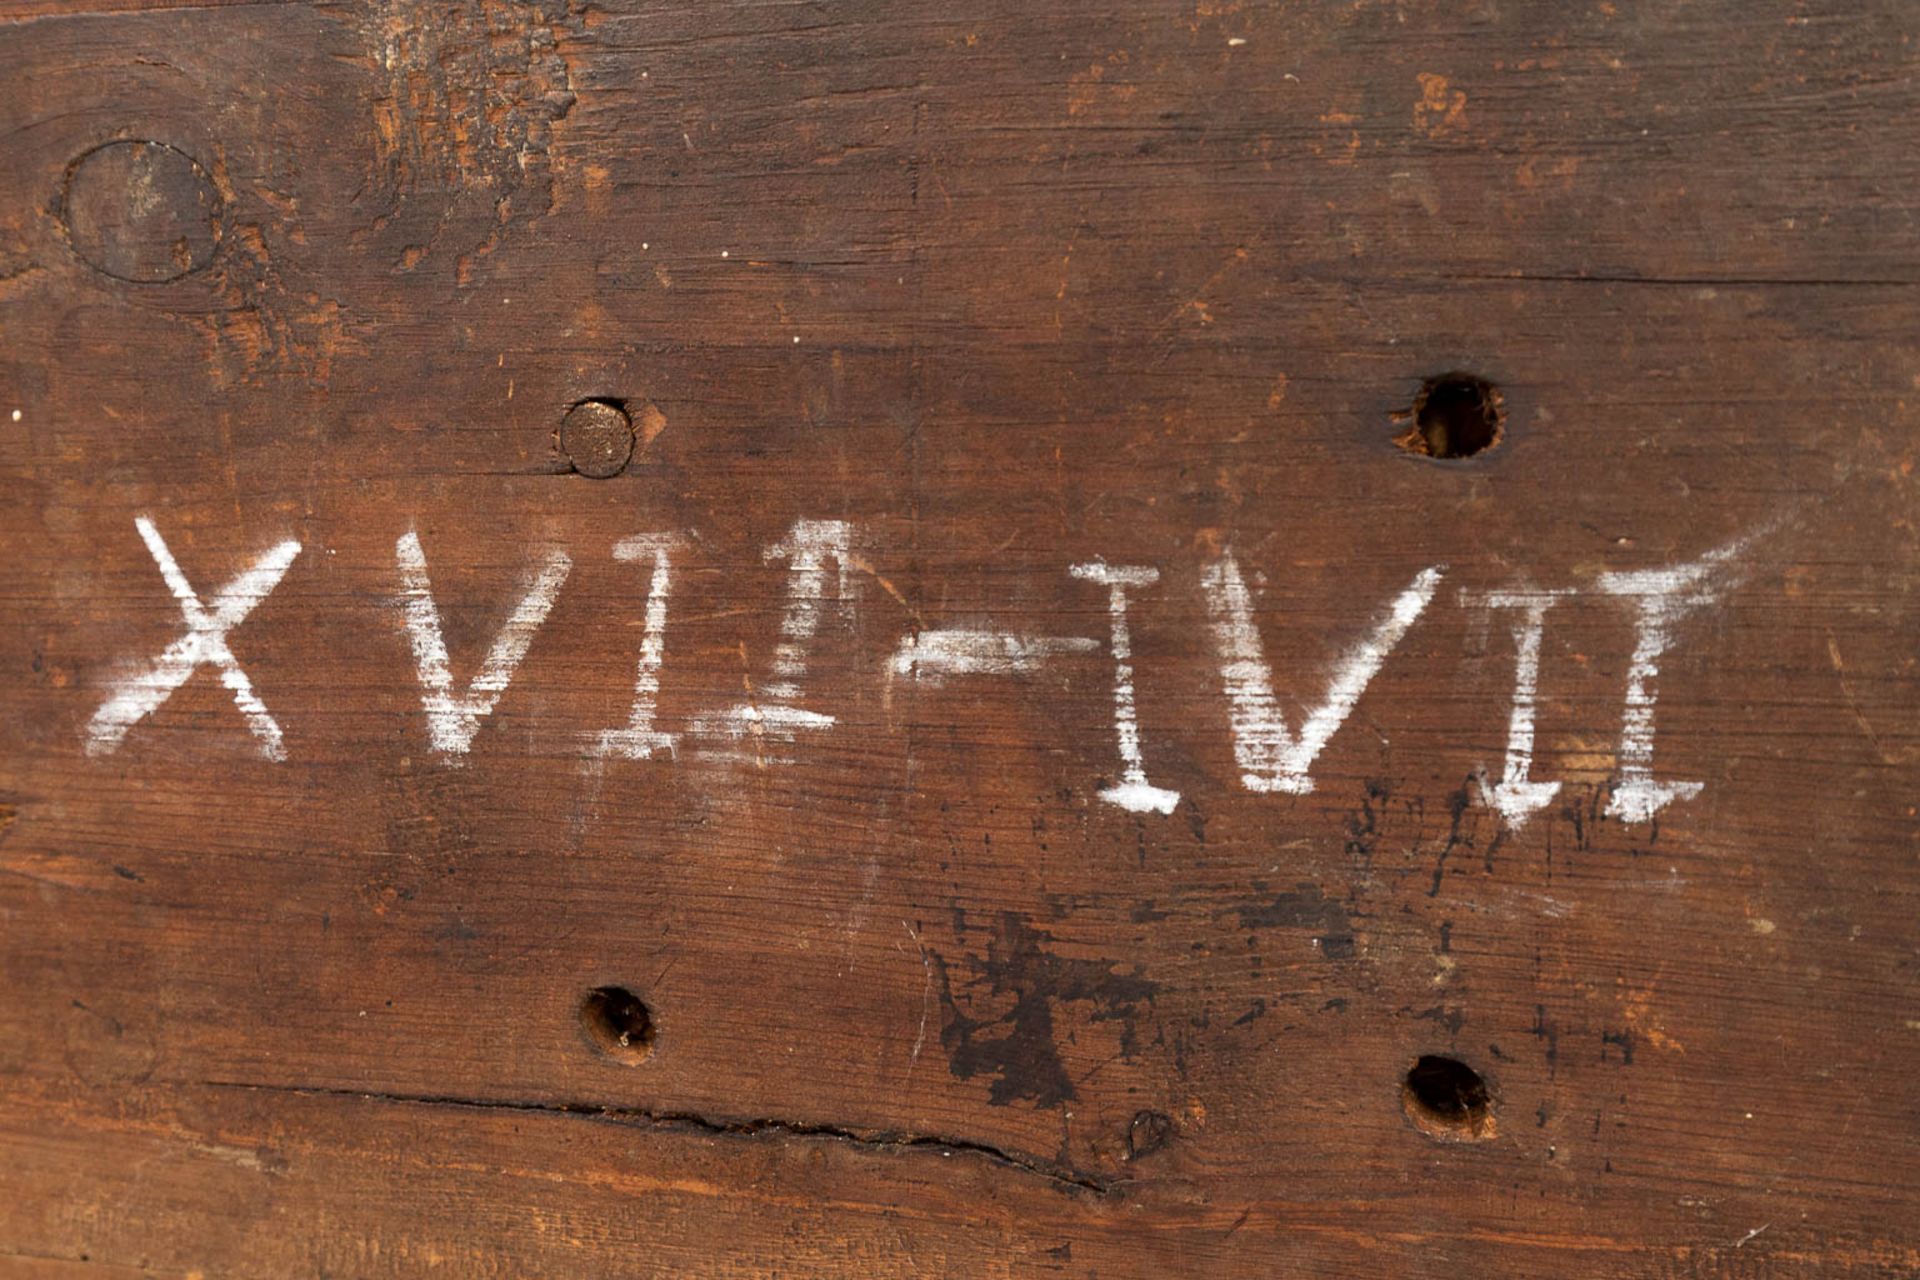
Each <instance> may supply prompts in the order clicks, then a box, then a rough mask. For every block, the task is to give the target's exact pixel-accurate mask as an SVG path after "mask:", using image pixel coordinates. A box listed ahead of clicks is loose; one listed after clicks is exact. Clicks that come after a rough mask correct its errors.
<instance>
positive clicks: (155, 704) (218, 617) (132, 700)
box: [87, 516, 300, 760]
mask: <svg viewBox="0 0 1920 1280" xmlns="http://www.w3.org/2000/svg"><path fill="white" fill-rule="evenodd" d="M133 523H134V527H135V528H137V529H138V530H139V531H140V537H141V539H142V540H143V541H145V542H146V544H147V550H148V551H149V552H151V553H152V555H153V560H154V563H155V564H157V565H159V566H160V576H161V577H163V578H165V579H166V580H167V586H168V587H169V588H170V589H171V590H172V591H173V598H174V599H175V600H178V601H179V602H180V616H181V617H182V618H183V619H185V621H186V624H187V631H186V634H185V635H183V636H181V637H180V638H179V639H178V640H175V641H174V642H173V643H172V644H170V645H168V646H167V647H166V648H165V649H163V650H162V651H161V652H160V655H159V656H158V657H156V658H155V659H154V660H153V661H152V662H151V663H149V664H148V666H147V669H146V670H144V671H141V672H139V673H137V674H135V675H133V676H131V677H129V678H128V679H126V680H124V681H122V682H121V685H120V688H119V690H118V691H117V692H116V693H115V694H114V695H113V696H112V697H110V698H108V699H107V700H106V702H104V703H102V704H101V707H100V709H99V710H98V711H96V712H94V713H93V719H92V720H91V721H89V722H88V724H87V754H88V755H96V756H98V755H107V754H110V753H111V752H113V751H114V750H116V749H117V748H118V747H119V746H120V743H121V740H122V739H124V738H125V737H126V736H127V730H129V729H131V728H133V726H134V725H136V724H138V723H139V722H140V721H141V720H143V719H145V718H146V717H147V716H149V715H151V714H153V712H154V711H156V710H158V709H159V707H160V704H161V703H163V702H165V701H166V700H167V699H168V698H169V697H171V696H172V694H173V691H174V690H175V689H178V688H179V687H180V686H181V685H183V684H185V683H186V682H187V679H188V677H190V676H192V675H193V673H194V671H195V670H197V669H198V668H199V667H200V666H201V665H202V664H203V663H204V664H211V665H213V666H216V667H218V668H220V682H221V683H222V684H224V685H226V686H227V689H228V690H229V691H230V692H231V693H232V694H233V701H234V705H235V706H237V707H239V708H240V714H241V715H242V716H244V717H246V721H247V728H248V729H250V730H252V731H253V736H254V737H256V738H258V739H260V753H261V754H262V755H264V756H266V757H267V759H269V760H284V759H286V758H287V749H286V745H285V743H284V742H283V741H282V739H281V736H280V725H279V724H278V723H277V722H276V721H275V720H274V718H273V716H272V715H271V714H269V713H268V711H267V708H266V704H265V703H263V702H261V701H260V699H259V697H258V696H257V695H256V694H255V693H254V691H253V682H252V681H251V680H249V679H247V673H246V672H245V671H243V670H241V668H240V664H239V663H238V662H237V661H235V660H234V656H233V650H232V649H229V648H228V647H227V633H228V632H229V631H232V630H233V629H234V628H235V627H237V626H239V625H240V623H241V622H242V621H244V620H245V619H246V616H247V615H248V614H249V613H251V612H253V607H254V606H255V605H257V604H259V603H260V602H261V601H262V600H264V599H266V598H267V593H268V592H270V591H272V590H273V589H274V588H275V587H276V586H278V585H279V583H280V579H281V577H282V576H284V575H285V574H286V572H287V567H288V566H289V565H291V564H292V563H293V558H294V557H295V556H297V555H299V554H300V544H299V543H298V542H295V541H293V540H291V539H289V540H288V541H286V542H282V543H280V544H278V545H277V546H275V547H273V548H272V549H271V550H270V551H268V552H267V553H266V554H264V555H262V556H261V557H260V558H259V559H258V560H256V561H254V562H253V567H252V568H250V569H248V570H247V571H246V572H245V573H242V574H240V575H238V576H237V577H235V578H234V579H233V580H232V581H231V582H229V583H227V585H226V586H224V587H222V588H220V594H219V595H217V596H215V597H214V600H213V607H212V608H211V609H209V608H207V607H206V606H205V605H203V604H201V603H200V597H199V596H198V595H197V594H195V592H194V589H193V586H192V584H191V583H189V582H188V581H187V575H186V574H184V573H182V572H181V571H180V565H179V563H178V562H177V561H175V560H174V558H173V552H171V551H169V550H168V549H167V544H166V540H165V539H163V538H162V537H161V536H160V531H159V530H158V529H156V528H154V527H153V521H151V520H149V519H147V517H145V516H140V517H137V518H136V519H135V520H134V522H133Z"/></svg>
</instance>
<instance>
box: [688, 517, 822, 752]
mask: <svg viewBox="0 0 1920 1280" xmlns="http://www.w3.org/2000/svg"><path fill="white" fill-rule="evenodd" d="M852 554H853V526H852V525H850V524H848V523H847V522H846V521H844V520H796V521H794V524H793V530H792V532H790V533H789V534H788V535H787V537H786V538H785V540H783V541H781V542H779V543H777V544H775V545H774V546H772V547H770V548H768V549H767V559H769V560H775V559H785V560H786V561H787V563H788V572H787V608H786V613H785V614H784V615H783V616H782V617H781V619H780V643H779V645H778V646H777V647H776V648H775V649H774V651H773V672H772V675H773V678H772V679H771V680H769V681H768V682H767V683H766V684H765V685H764V686H762V687H761V689H760V690H759V691H758V694H757V696H756V697H755V698H754V699H753V700H752V701H751V702H744V703H741V704H739V705H737V706H733V707H729V708H727V709H726V710H725V711H719V712H711V713H708V714H707V715H703V716H700V717H699V718H697V719H696V720H695V721H694V722H693V725H692V726H691V729H690V732H691V733H693V734H695V735H697V736H704V737H719V738H724V739H732V740H735V741H739V740H745V739H751V740H752V741H753V743H754V753H753V756H752V759H753V761H754V762H755V763H756V764H762V765H764V764H769V763H785V762H786V757H784V756H782V755H777V754H776V755H769V753H768V752H767V751H766V750H765V747H766V746H767V744H768V743H791V742H793V741H794V740H795V738H796V736H797V735H798V733H799V732H800V731H801V730H820V729H831V728H832V727H833V724H834V719H833V717H832V716H830V715H825V714H823V713H821V712H818V711H806V710H803V709H802V708H801V707H799V706H798V705H797V704H798V703H799V701H800V682H801V681H802V680H803V679H804V678H805V676H806V674H807V649H808V646H809V645H810V644H811V643H812V642H813V637H814V635H815V634H816V633H817V632H818V631H819V630H820V614H821V608H822V606H823V604H824V603H825V601H826V599H827V589H828V577H827V561H829V560H831V561H833V564H834V568H835V569H836V570H837V576H836V577H835V578H834V579H833V592H834V595H833V598H834V600H835V601H837V602H838V604H839V606H840V608H841V609H842V610H845V609H846V608H847V607H848V605H849V604H850V603H851V602H852V599H853V594H852V587H851V583H850V582H849V579H848V576H847V568H848V563H849V561H850V559H851V557H852Z"/></svg>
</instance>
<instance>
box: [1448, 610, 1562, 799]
mask: <svg viewBox="0 0 1920 1280" xmlns="http://www.w3.org/2000/svg"><path fill="white" fill-rule="evenodd" d="M1566 594H1567V593H1566V592H1565V591H1496V592H1492V593H1490V594H1488V595H1484V596H1477V597H1473V596H1470V597H1468V600H1469V602H1471V603H1478V604H1481V605H1484V606H1485V607H1486V608H1489V609H1514V610H1517V611H1518V612H1519V617H1518V618H1517V619H1515V621H1514V624H1513V652H1514V658H1513V710H1512V711H1511V712H1510V713H1509V714H1508V716H1507V760H1506V766H1505V769H1504V771H1503V772H1502V773H1501V775H1500V781H1499V782H1493V783H1490V782H1488V780H1487V771H1486V769H1485V768H1484V767H1483V768H1482V769H1481V770H1480V794H1481V796H1482V797H1483V798H1484V799H1485V800H1486V802H1487V804H1488V805H1490V806H1491V807H1493V808H1494V809H1497V810H1499V812H1500V816H1501V818H1503V819H1504V820H1505V821H1506V824H1507V826H1508V827H1509V828H1510V829H1512V830H1514V831H1518V830H1520V828H1522V827H1524V826H1526V825H1527V819H1529V818H1531V817H1532V816H1533V815H1534V814H1535V813H1537V812H1539V811H1540V810H1541V809H1544V808H1546V807H1547V806H1548V805H1549V804H1552V803H1553V798H1554V797H1555V796H1557V795H1559V794H1560V784H1559V783H1557V782H1534V781H1532V780H1531V778H1530V774H1531V773H1532V770H1533V717H1534V702H1535V694H1536V693H1537V691H1538V689H1539V687H1540V638H1541V635H1542V634H1543V633H1544V632H1545V631H1546V625H1547V610H1548V609H1551V608H1552V607H1553V605H1554V602H1555V601H1556V600H1558V599H1559V598H1560V597H1561V596H1564V595H1566Z"/></svg>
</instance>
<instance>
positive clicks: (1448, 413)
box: [1393, 373, 1507, 460]
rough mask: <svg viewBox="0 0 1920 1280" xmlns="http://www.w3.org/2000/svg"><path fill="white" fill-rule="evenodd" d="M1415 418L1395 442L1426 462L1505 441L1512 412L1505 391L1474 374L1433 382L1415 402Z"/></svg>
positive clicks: (1468, 454)
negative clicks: (1503, 439)
mask: <svg viewBox="0 0 1920 1280" xmlns="http://www.w3.org/2000/svg"><path fill="white" fill-rule="evenodd" d="M1407 416H1408V417H1410V418H1412V419H1413V425H1411V426H1409V427H1408V428H1407V429H1406V430H1405V431H1403V432H1402V433H1401V434H1400V435H1398V436H1396V437H1394V441H1393V442H1394V443H1395V444H1397V445H1399V446H1400V447H1401V448H1402V449H1405V450H1406V451H1407V452H1408V453H1417V454H1419V455H1420V456H1421V457H1423V458H1443V459H1448V460H1454V459H1459V458H1471V457H1474V456H1475V455H1477V454H1481V453H1485V452H1486V451H1487V450H1488V449H1491V448H1493V446H1494V445H1496V444H1498V443H1500V435H1501V433H1502V431H1504V430H1505V428H1506V422H1507V411H1506V407H1505V398H1504V397H1503V396H1502V395H1501V394H1500V388H1498V387H1496V386H1494V385H1493V384H1492V383H1491V382H1488V381H1487V380H1486V379H1485V378H1477V377H1475V376H1474V375H1472V374H1470V373H1448V374H1442V375H1441V376H1440V377H1437V378H1429V379H1427V381H1426V384H1425V385H1424V386H1422V387H1421V388H1420V394H1419V395H1417V396H1415V397H1414V398H1413V408H1412V409H1411V410H1410V411H1409V412H1408V414H1407Z"/></svg>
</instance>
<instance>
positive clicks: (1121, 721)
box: [1068, 561, 1180, 813]
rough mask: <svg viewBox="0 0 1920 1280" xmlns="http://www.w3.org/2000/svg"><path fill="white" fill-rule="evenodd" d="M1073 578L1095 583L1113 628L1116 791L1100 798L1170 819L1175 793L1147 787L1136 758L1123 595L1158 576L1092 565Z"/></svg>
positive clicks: (1077, 569) (1136, 568)
mask: <svg viewBox="0 0 1920 1280" xmlns="http://www.w3.org/2000/svg"><path fill="white" fill-rule="evenodd" d="M1068 572H1069V573H1071V574H1073V576H1074V577H1076V578H1083V579H1085V580H1086V581H1088V582H1098V583H1100V584H1102V585H1103V586H1105V587H1106V588H1107V589H1108V591H1107V609H1108V613H1109V614H1110V615H1111V619H1112V628H1113V640H1112V644H1113V728H1114V735H1115V736H1116V737H1117V738H1118V739H1119V743H1120V765H1121V770H1120V785H1119V786H1117V787H1106V788H1103V789H1102V790H1101V792H1100V798H1101V799H1102V800H1105V801H1106V802H1107V803H1109V804H1117V805H1119V806H1120V807H1121V808H1122V809H1129V810H1131V811H1133V812H1134V813H1172V812H1173V807H1174V806H1175V805H1177V804H1179V803H1180V793H1179V792H1178V791H1169V790H1167V789H1166V788H1165V787H1156V786H1154V785H1153V784H1152V783H1151V782H1148V781H1147V766H1146V760H1145V758H1144V757H1143V756H1142V755H1141V753H1140V722H1139V717H1138V714H1137V712H1136V710H1135V708H1134V704H1133V638H1132V636H1131V634H1130V633H1129V632H1128V630H1127V589H1128V588H1130V587H1148V586H1152V585H1153V584H1154V583H1156V582H1158V581H1159V580H1160V571H1159V570H1158V569H1154V568H1150V567H1148V566H1146V565H1109V564H1103V563H1101V562H1099V561H1095V562H1093V563H1092V564H1076V565H1074V566H1073V567H1072V568H1071V569H1069V570H1068Z"/></svg>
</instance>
